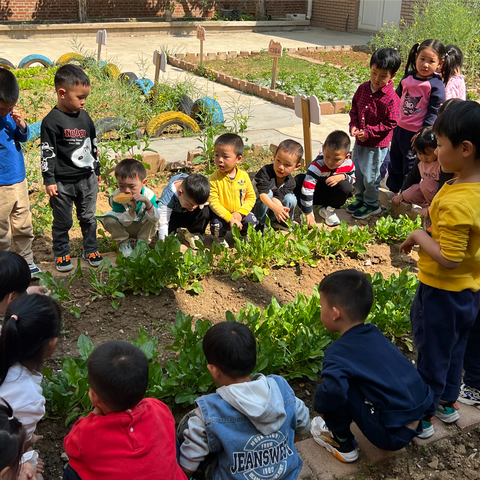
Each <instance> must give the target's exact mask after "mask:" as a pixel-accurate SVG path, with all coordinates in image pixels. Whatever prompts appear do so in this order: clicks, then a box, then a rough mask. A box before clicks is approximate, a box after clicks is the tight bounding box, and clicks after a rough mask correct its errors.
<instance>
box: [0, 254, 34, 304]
mask: <svg viewBox="0 0 480 480" xmlns="http://www.w3.org/2000/svg"><path fill="white" fill-rule="evenodd" d="M31 279H32V274H31V273H30V268H28V263H27V261H26V260H25V259H24V258H23V257H22V256H21V255H19V254H18V253H15V252H7V251H0V302H2V301H3V299H4V298H5V297H6V296H7V295H8V294H9V293H16V294H17V295H23V294H24V293H25V292H26V291H27V288H28V287H29V285H30V281H31Z"/></svg>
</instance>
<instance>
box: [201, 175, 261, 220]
mask: <svg viewBox="0 0 480 480" xmlns="http://www.w3.org/2000/svg"><path fill="white" fill-rule="evenodd" d="M209 180H210V198H209V199H208V202H209V204H210V208H211V209H212V210H213V212H214V213H216V214H217V215H218V216H219V217H221V218H223V219H224V220H225V221H227V222H229V221H230V219H231V218H232V216H233V215H232V213H233V212H238V213H241V214H242V215H244V216H245V215H248V214H249V213H250V211H251V210H252V208H253V206H254V205H255V201H256V195H255V190H254V189H253V185H252V182H251V180H250V177H249V176H248V173H247V172H244V171H243V170H240V169H239V168H237V174H236V175H235V178H234V179H233V180H232V179H231V178H230V177H229V176H228V175H227V174H225V173H223V172H220V171H218V170H217V171H216V172H215V173H214V174H213V175H211V176H210V179H209Z"/></svg>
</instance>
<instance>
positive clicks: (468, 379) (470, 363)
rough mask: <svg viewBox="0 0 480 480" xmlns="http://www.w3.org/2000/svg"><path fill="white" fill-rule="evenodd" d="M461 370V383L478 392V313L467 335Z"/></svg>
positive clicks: (479, 386) (479, 377) (479, 364)
mask: <svg viewBox="0 0 480 480" xmlns="http://www.w3.org/2000/svg"><path fill="white" fill-rule="evenodd" d="M463 368H464V370H465V375H464V376H463V383H465V384H466V385H468V386H469V387H473V388H476V389H477V390H480V312H479V313H478V314H477V318H476V319H475V323H474V324H473V327H472V329H471V330H470V333H469V335H468V341H467V349H466V350H465V356H464V357H463Z"/></svg>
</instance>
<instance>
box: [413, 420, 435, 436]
mask: <svg viewBox="0 0 480 480" xmlns="http://www.w3.org/2000/svg"><path fill="white" fill-rule="evenodd" d="M433 424H434V418H433V417H431V418H424V419H423V421H422V426H423V431H422V433H420V434H419V435H417V437H418V438H430V437H431V436H432V435H433V434H434V433H435V428H433Z"/></svg>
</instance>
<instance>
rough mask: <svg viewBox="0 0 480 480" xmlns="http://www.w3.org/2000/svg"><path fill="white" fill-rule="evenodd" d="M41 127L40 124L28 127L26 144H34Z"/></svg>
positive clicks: (36, 123)
mask: <svg viewBox="0 0 480 480" xmlns="http://www.w3.org/2000/svg"><path fill="white" fill-rule="evenodd" d="M41 126H42V122H35V123H32V124H31V125H29V126H28V130H29V133H30V134H29V135H28V140H27V141H28V142H34V141H35V140H37V138H39V137H40V127H41Z"/></svg>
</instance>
